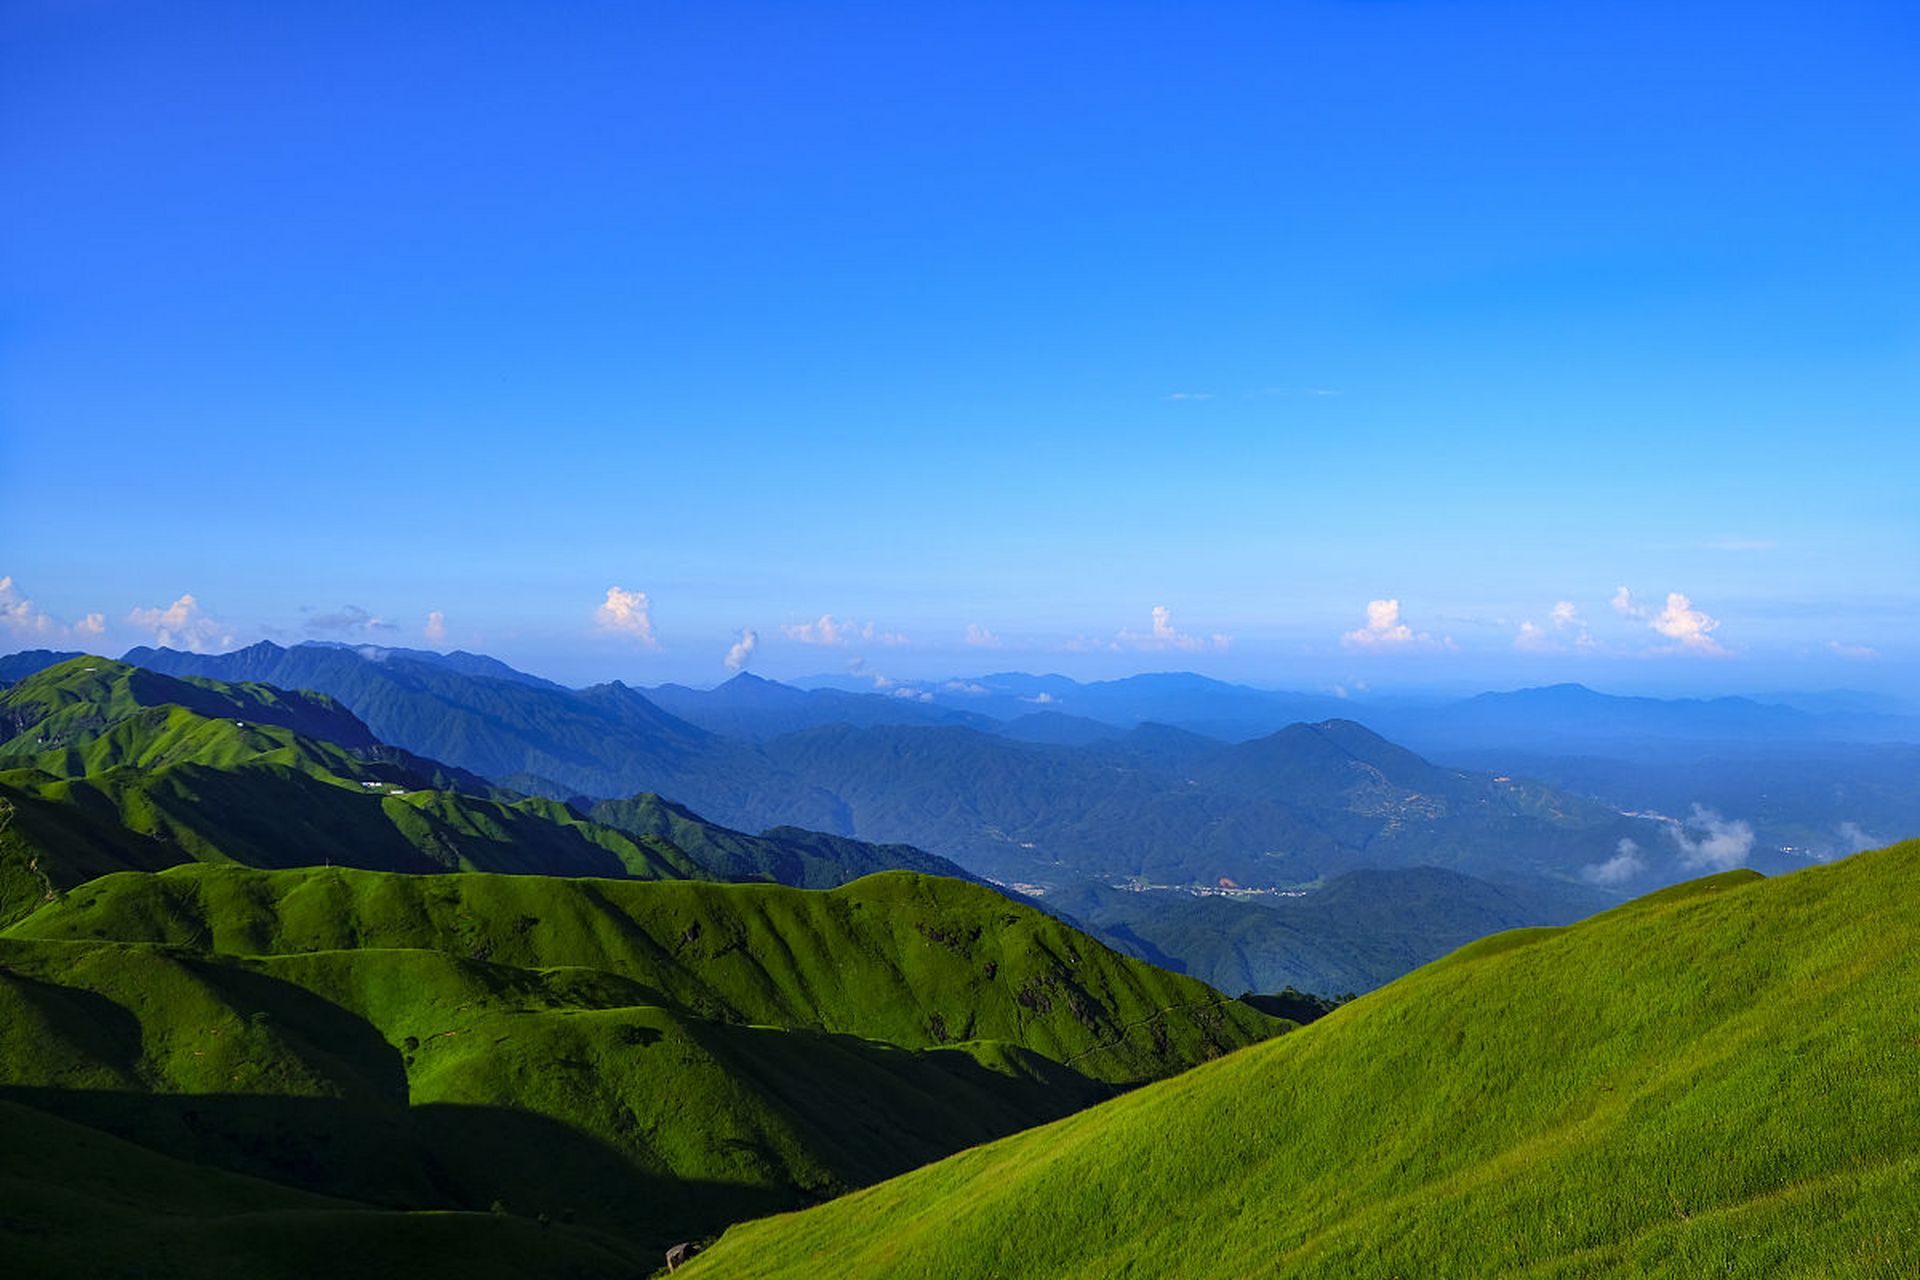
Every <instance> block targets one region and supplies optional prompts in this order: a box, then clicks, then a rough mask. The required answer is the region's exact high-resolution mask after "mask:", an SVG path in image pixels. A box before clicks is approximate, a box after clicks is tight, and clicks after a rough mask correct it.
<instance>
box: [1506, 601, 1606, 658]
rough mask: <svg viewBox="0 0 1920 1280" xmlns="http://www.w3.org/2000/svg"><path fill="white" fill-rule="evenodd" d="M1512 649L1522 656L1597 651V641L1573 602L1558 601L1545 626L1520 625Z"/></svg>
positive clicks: (1525, 623) (1531, 623) (1550, 611)
mask: <svg viewBox="0 0 1920 1280" xmlns="http://www.w3.org/2000/svg"><path fill="white" fill-rule="evenodd" d="M1513 647H1514V648H1516V649H1519V650H1521V651H1522V652H1525V653H1566V652H1569V651H1571V650H1582V651H1584V650H1588V649H1594V648H1597V647H1598V642H1597V641H1595V640H1594V638H1593V633H1592V632H1591V631H1589V630H1588V629H1587V620H1586V619H1585V618H1582V617H1581V616H1580V610H1579V609H1578V608H1577V607H1576V606H1575V605H1574V603H1573V601H1571V600H1561V601H1558V602H1557V603H1555V605H1554V606H1553V608H1552V609H1550V610H1548V611H1547V621H1546V623H1545V624H1542V623H1538V622H1533V621H1530V620H1529V621H1526V622H1522V623H1521V624H1520V630H1519V632H1518V633H1517V634H1516V635H1515V636H1514V637H1513Z"/></svg>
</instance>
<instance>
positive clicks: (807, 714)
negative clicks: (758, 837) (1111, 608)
mask: <svg viewBox="0 0 1920 1280" xmlns="http://www.w3.org/2000/svg"><path fill="white" fill-rule="evenodd" d="M645 692H646V695H647V697H648V698H649V699H651V700H652V701H653V702H654V704H655V705H657V706H660V707H663V708H665V709H666V710H667V711H670V712H672V713H673V714H674V715H676V716H679V717H680V718H681V719H683V720H685V721H687V722H688V723H690V724H695V725H698V726H700V727H701V728H703V729H707V730H709V731H711V732H713V733H718V734H724V735H726V736H727V737H732V738H742V739H746V740H748V741H754V742H759V741H764V740H765V739H767V738H777V737H779V736H780V735H781V734H783V733H796V732H798V731H800V730H802V729H817V728H820V727H821V726H823V725H832V724H844V725H854V726H865V725H878V724H958V725H967V726H970V727H972V728H976V729H991V728H992V727H993V726H994V725H995V723H996V721H994V720H993V719H992V718H991V717H990V716H985V715H981V714H978V713H977V712H971V711H963V710H958V709H955V708H952V707H947V706H940V705H936V704H935V703H934V702H933V701H931V700H930V699H923V698H921V697H920V696H918V695H916V694H914V693H912V692H911V691H909V692H908V693H907V696H904V697H895V696H891V695H889V694H884V693H873V692H857V693H856V692H849V691H847V690H843V689H824V688H823V689H800V688H796V687H795V686H793V685H788V684H781V683H780V682H778V681H776V680H766V679H763V678H761V677H760V676H756V675H754V674H752V673H751V672H747V671H743V672H741V673H740V674H739V675H737V676H734V677H733V678H732V679H730V680H728V681H727V682H726V683H724V684H721V685H717V686H715V687H714V688H711V689H693V688H689V687H688V686H686V685H681V684H662V685H655V686H653V687H652V688H649V689H647V690H646V691H645Z"/></svg>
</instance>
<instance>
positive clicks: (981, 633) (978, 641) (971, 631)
mask: <svg viewBox="0 0 1920 1280" xmlns="http://www.w3.org/2000/svg"><path fill="white" fill-rule="evenodd" d="M967 643H968V644H969V645H971V646H973V647H974V648H975V649H1004V648H1006V647H1007V645H1006V642H1005V641H1004V640H1002V639H1001V638H1000V637H999V636H997V635H995V634H993V632H991V631H989V630H987V629H986V628H985V627H983V626H981V625H980V624H979V623H977V622H969V623H968V624H967Z"/></svg>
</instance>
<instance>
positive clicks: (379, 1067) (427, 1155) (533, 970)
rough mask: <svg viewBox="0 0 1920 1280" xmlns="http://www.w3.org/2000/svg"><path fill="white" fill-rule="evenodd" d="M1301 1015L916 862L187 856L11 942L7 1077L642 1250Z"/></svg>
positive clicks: (818, 1194)
mask: <svg viewBox="0 0 1920 1280" xmlns="http://www.w3.org/2000/svg"><path fill="white" fill-rule="evenodd" d="M1287 1025H1288V1024H1286V1023H1282V1022H1278V1021H1275V1020H1272V1019H1268V1018H1266V1017H1264V1016H1263V1015H1260V1014H1258V1013H1256V1012H1254V1011H1253V1010H1251V1009H1249V1008H1247V1007H1246V1006H1244V1005H1241V1004H1239V1003H1238V1002H1234V1001H1228V1000H1226V999H1224V998H1223V997H1222V996H1220V995H1219V993H1217V992H1215V991H1213V990H1212V989H1211V988H1208V987H1206V986H1204V985H1203V984H1201V983H1198V982H1196V981H1194V980H1192V979H1188V978H1183V977H1180V976H1178V975H1174V974H1169V973H1165V972H1163V971H1160V970H1156V969H1153V968H1152V967H1150V966H1148V965H1145V964H1142V963H1140V962H1138V961H1135V960H1132V959H1129V958H1127V957H1124V956H1121V955H1119V954H1118V953H1115V952H1112V951H1110V950H1108V949H1107V948H1105V947H1103V946H1101V945H1100V944H1099V943H1097V942H1095V941H1093V940H1092V939H1090V938H1087V937H1085V936H1084V935H1081V934H1079V933H1077V932H1075V931H1074V930H1072V929H1070V928H1068V927H1067V926H1065V925H1062V924H1061V923H1059V922H1058V921H1056V920H1054V919H1052V918H1051V917H1048V916H1045V915H1043V914H1041V913H1039V912H1037V911H1033V910H1031V909H1029V908H1025V907H1021V906H1018V905H1016V904H1014V903H1011V902H1009V901H1008V900H1007V899H1005V898H1003V897H1001V896H1000V895H999V894H997V893H995V892H994V891H992V890H991V889H988V888H986V887H984V886H980V885H975V884H970V883H965V882H961V881H954V880H943V879H935V878H930V877H922V876H917V875H913V874H910V873H904V872H896V873H889V874H886V875H881V876H874V877H869V878H867V879H864V880H861V881H858V882H856V883H855V884H853V885H850V886H847V887H844V888H842V889H838V890H834V891H831V892H807V891H800V890H793V889H787V888H784V887H779V886H760V885H752V886H749V885H719V884H708V883H681V882H662V883H640V882H633V881H601V880H561V879H553V878H547V877H525V876H488V875H472V874H455V875H446V876H432V877H415V876H405V875H396V874H386V873H378V872H365V871H351V870H344V869H338V868H334V869H325V868H319V869H315V868H309V869H302V870H293V871H274V872H265V871H256V870H251V869H247V868H240V867H229V866H208V865H188V866H181V867H176V868H173V869H170V870H167V871H164V872H161V873H158V874H148V873H137V872H123V873H118V874H114V875H109V876H106V877H104V878H102V879H100V880H97V881H93V882H91V883H88V884H86V885H84V886H82V887H80V888H79V889H77V890H75V891H73V892H72V893H69V894H67V895H65V896H64V897H63V898H62V899H61V900H59V901H57V902H55V903H53V904H50V905H49V906H47V907H45V908H43V909H42V910H41V911H39V912H37V913H36V914H34V915H32V916H30V917H28V918H27V919H26V920H24V921H22V922H20V923H19V924H16V925H15V926H13V927H12V928H10V929H8V930H6V931H5V932H4V933H0V1099H10V1100H12V1101H14V1102H17V1103H23V1104H26V1105H28V1106H32V1107H35V1108H39V1109H41V1110H44V1111H46V1112H49V1113H51V1114H55V1115H58V1116H60V1117H62V1118H64V1119H66V1120H69V1121H72V1122H75V1123H80V1124H85V1125H88V1126H91V1127H93V1128H95V1129H97V1130H99V1131H101V1132H103V1133H107V1134H111V1135H114V1136H116V1137H118V1138H121V1139H124V1140H127V1141H130V1142H133V1143H136V1144H139V1145H141V1146H143V1147H145V1148H148V1149H150V1150H152V1151H155V1152H159V1153H162V1154H165V1155H168V1156H171V1157H174V1158H177V1159H180V1160H185V1161H190V1162H192V1163H195V1164H197V1165H203V1166H207V1167H211V1168H216V1169H220V1170H224V1171H227V1172H230V1173H234V1174H237V1175H243V1176H245V1177H249V1178H253V1179H258V1180H261V1181H264V1182H269V1183H274V1184H277V1185H281V1186H284V1187H289V1188H296V1189H298V1190H301V1191H304V1192H309V1193H316V1194H323V1195H327V1196H331V1197H336V1198H340V1199H343V1200H350V1201H354V1202H357V1203H364V1204H372V1205H380V1206H388V1207H395V1208H405V1209H412V1210H421V1209H466V1210H471V1209H484V1208H487V1207H488V1206H490V1205H491V1204H493V1203H494V1202H496V1201H499V1202H501V1203H503V1204H504V1205H505V1206H507V1207H508V1208H509V1209H510V1210H511V1211H512V1212H514V1213H516V1214H521V1215H527V1216H532V1215H536V1214H541V1213H544V1214H546V1215H548V1216H549V1217H550V1218H551V1219H553V1220H555V1221H568V1220H571V1221H573V1222H575V1223H577V1224H579V1225H581V1226H583V1227H591V1228H593V1229H595V1230H597V1231H600V1232H602V1233H604V1234H606V1235H607V1236H608V1237H609V1238H612V1239H615V1240H617V1241H622V1242H625V1244H624V1246H623V1247H625V1248H626V1249H627V1250H628V1251H629V1252H631V1253H632V1255H633V1256H636V1257H643V1258H644V1257H648V1256H651V1255H649V1253H648V1251H649V1250H651V1249H654V1248H655V1247H657V1246H659V1245H661V1244H663V1243H665V1242H667V1241H670V1240H672V1239H679V1238H685V1237H689V1236H699V1235H702V1234H706V1233H710V1232H712V1231H715V1230H718V1229H719V1228H720V1227H722V1226H724V1225H725V1224H726V1223H728V1222H731V1221H738V1220H740V1219H741V1218H744V1217H748V1216H753V1215H757V1214H762V1213H766V1212H771V1211H774V1210H777V1209H782V1208H788V1207H792V1206H794V1205H796V1204H804V1203H808V1202H811V1201H815V1200H819V1199H822V1198H825V1197H829V1196H832V1195H836V1194H839V1193H841V1192H844V1191H846V1190H848V1189H850V1188H852V1187H855V1186H859V1185H864V1184H866V1183H869V1182H872V1181H875V1180H877V1179H880V1178H883V1177H887V1176H891V1175H893V1174H896V1173H899V1172H901V1171H903V1170H905V1169H908V1168H912V1167H914V1166H915V1165H918V1164H921V1163H924V1162H926V1161H929V1160H933V1159H937V1158H939V1157H940V1156H943V1155H946V1154H948V1153H950V1152H952V1151H955V1150H957V1149H960V1148H962V1147H965V1146H969V1145H972V1144H976V1143H980V1142H984V1141H988V1140H990V1139H993V1138H996V1137H1000V1136H1002V1135H1004V1134H1007V1133H1009V1132H1012V1131H1014V1130H1017V1129H1020V1128H1023V1127H1027V1126H1030V1125H1033V1124H1036V1123H1040V1122H1043V1121H1046V1120H1051V1119H1054V1118H1057V1117H1058V1116H1061V1115H1063V1114H1066V1113H1067V1112H1069V1111H1072V1110H1074V1109H1076V1108H1078V1107H1082V1106H1085V1105H1087V1104H1088V1103H1090V1102H1093V1101H1095V1100H1097V1099H1099V1098H1101V1097H1104V1096H1109V1095H1110V1094H1111V1093H1112V1092H1113V1091H1114V1089H1115V1087H1116V1086H1118V1085H1122V1084H1127V1083H1133V1082H1137V1081H1142V1080H1149V1079H1154V1078H1159V1077H1163V1076H1165V1075H1167V1074H1169V1073H1171V1072H1174V1071H1178V1070H1181V1069H1183V1068H1185V1067H1188V1066H1191V1065H1193V1064H1194V1063H1197V1062H1200V1061H1204V1060H1206V1059H1208V1058H1210V1057H1213V1056H1216V1055H1218V1054H1221V1053H1223V1052H1225V1051H1227V1050H1229V1049H1233V1048H1237V1047H1240V1046H1242V1045H1245V1044H1249V1043H1251V1042H1253V1041H1255V1040H1257V1039H1260V1038H1262V1037H1264V1036H1266V1035H1270V1034H1273V1033H1274V1032H1276V1031H1279V1030H1283V1029H1285V1027H1286V1026H1287ZM0 1216H4V1215H0ZM383 1229H384V1228H383ZM4 1234H5V1224H4V1223H0V1235H4ZM83 1245H84V1242H75V1247H76V1248H81V1247H83Z"/></svg>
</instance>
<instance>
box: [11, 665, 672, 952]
mask: <svg viewBox="0 0 1920 1280" xmlns="http://www.w3.org/2000/svg"><path fill="white" fill-rule="evenodd" d="M0 733H4V734H6V735H7V736H6V737H5V738H0V922H4V921H7V920H12V919H17V918H19V917H20V916H21V915H22V914H23V913H25V912H26V911H29V910H31V909H33V907H34V906H36V905H38V904H39V903H41V902H44V901H46V900H47V899H48V897H49V895H50V894H54V893H57V892H58V891H60V890H61V889H64V888H69V887H71V886H73V885H76V884H79V883H81V882H82V881H85V880H87V879H90V878H91V877H93V876H97V875H101V874H104V873H105V872H107V871H112V870H119V869H123V868H133V869H142V870H151V869H157V868H159V867H163V866H169V865H173V864H177V863H183V862H189V861H202V862H238V863H244V864H247V865H250V866H268V867H280V866H304V865H312V864H316V863H328V862H331V863H335V864H339V865H343V866H357V867H369V868H378V869H389V870H399V871H413V872H436V871H448V870H461V869H467V870H488V871H514V872H550V873H557V874H571V875H602V876H634V877H640V878H646V879H655V878H663V877H679V876H688V875H701V874H705V871H704V869H703V868H702V867H701V866H700V864H699V863H698V862H697V861H696V860H695V859H693V858H692V857H690V856H689V855H687V854H686V853H685V852H684V851H682V850H679V849H677V848H675V847H674V846H673V845H672V844H671V843H669V842H667V841H664V840H659V839H655V838H651V837H635V836H630V835H627V834H626V833H624V832H620V831H616V830H614V829H612V828H610V827H605V826H602V825H600V824H597V823H592V822H587V821H584V820H582V819H581V818H580V817H579V815H578V814H576V813H574V812H573V811H572V810H571V809H569V808H568V807H567V806H565V805H563V804H560V803H558V802H556V801H552V800H546V799H540V798H523V799H510V798H507V797H506V796H505V794H504V793H499V792H496V791H495V790H494V788H492V787H491V786H490V785H489V784H487V783H485V782H484V781H483V780H481V779H479V778H476V777H473V776H472V775H466V774H461V773H459V772H458V771H450V770H446V769H444V768H442V767H441V766H438V765H436V764H435V763H434V762H432V761H429V760H422V759H420V758H419V757H415V756H411V755H408V754H407V753H405V752H401V751H397V750H395V749H393V748H391V747H387V746H384V745H382V744H381V743H379V742H378V741H376V740H375V739H374V738H373V736H372V734H370V733H369V732H368V731H367V728H366V726H365V725H363V724H361V723H360V722H359V721H358V720H357V719H355V718H354V717H353V715H352V714H351V713H350V712H348V711H347V710H346V709H345V708H343V707H341V706H340V705H339V704H338V703H336V702H334V701H333V700H332V699H331V698H326V697H323V696H321V695H317V694H309V693H297V692H288V691H285V690H280V689H275V688H272V687H271V686H267V685H257V684H240V685H230V684H221V683H219V682H216V681H210V680H179V679H175V678H173V677H171V676H165V675H161V674H158V673H156V672H152V671H147V670H144V669H142V668H139V667H132V666H127V665H126V664H124V663H118V662H110V661H108V660H107V659H104V658H94V657H82V658H76V659H71V660H69V661H67V662H63V663H60V664H57V665H55V666H52V667H49V668H47V669H45V670H43V671H40V672H37V673H35V674H33V675H31V676H28V677H27V678H25V679H23V680H21V681H20V682H18V683H17V684H14V685H12V686H10V687H8V688H7V689H5V690H3V691H0ZM449 787H461V788H463V789H464V793H463V792H461V791H453V790H448V789H446V788H449Z"/></svg>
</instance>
